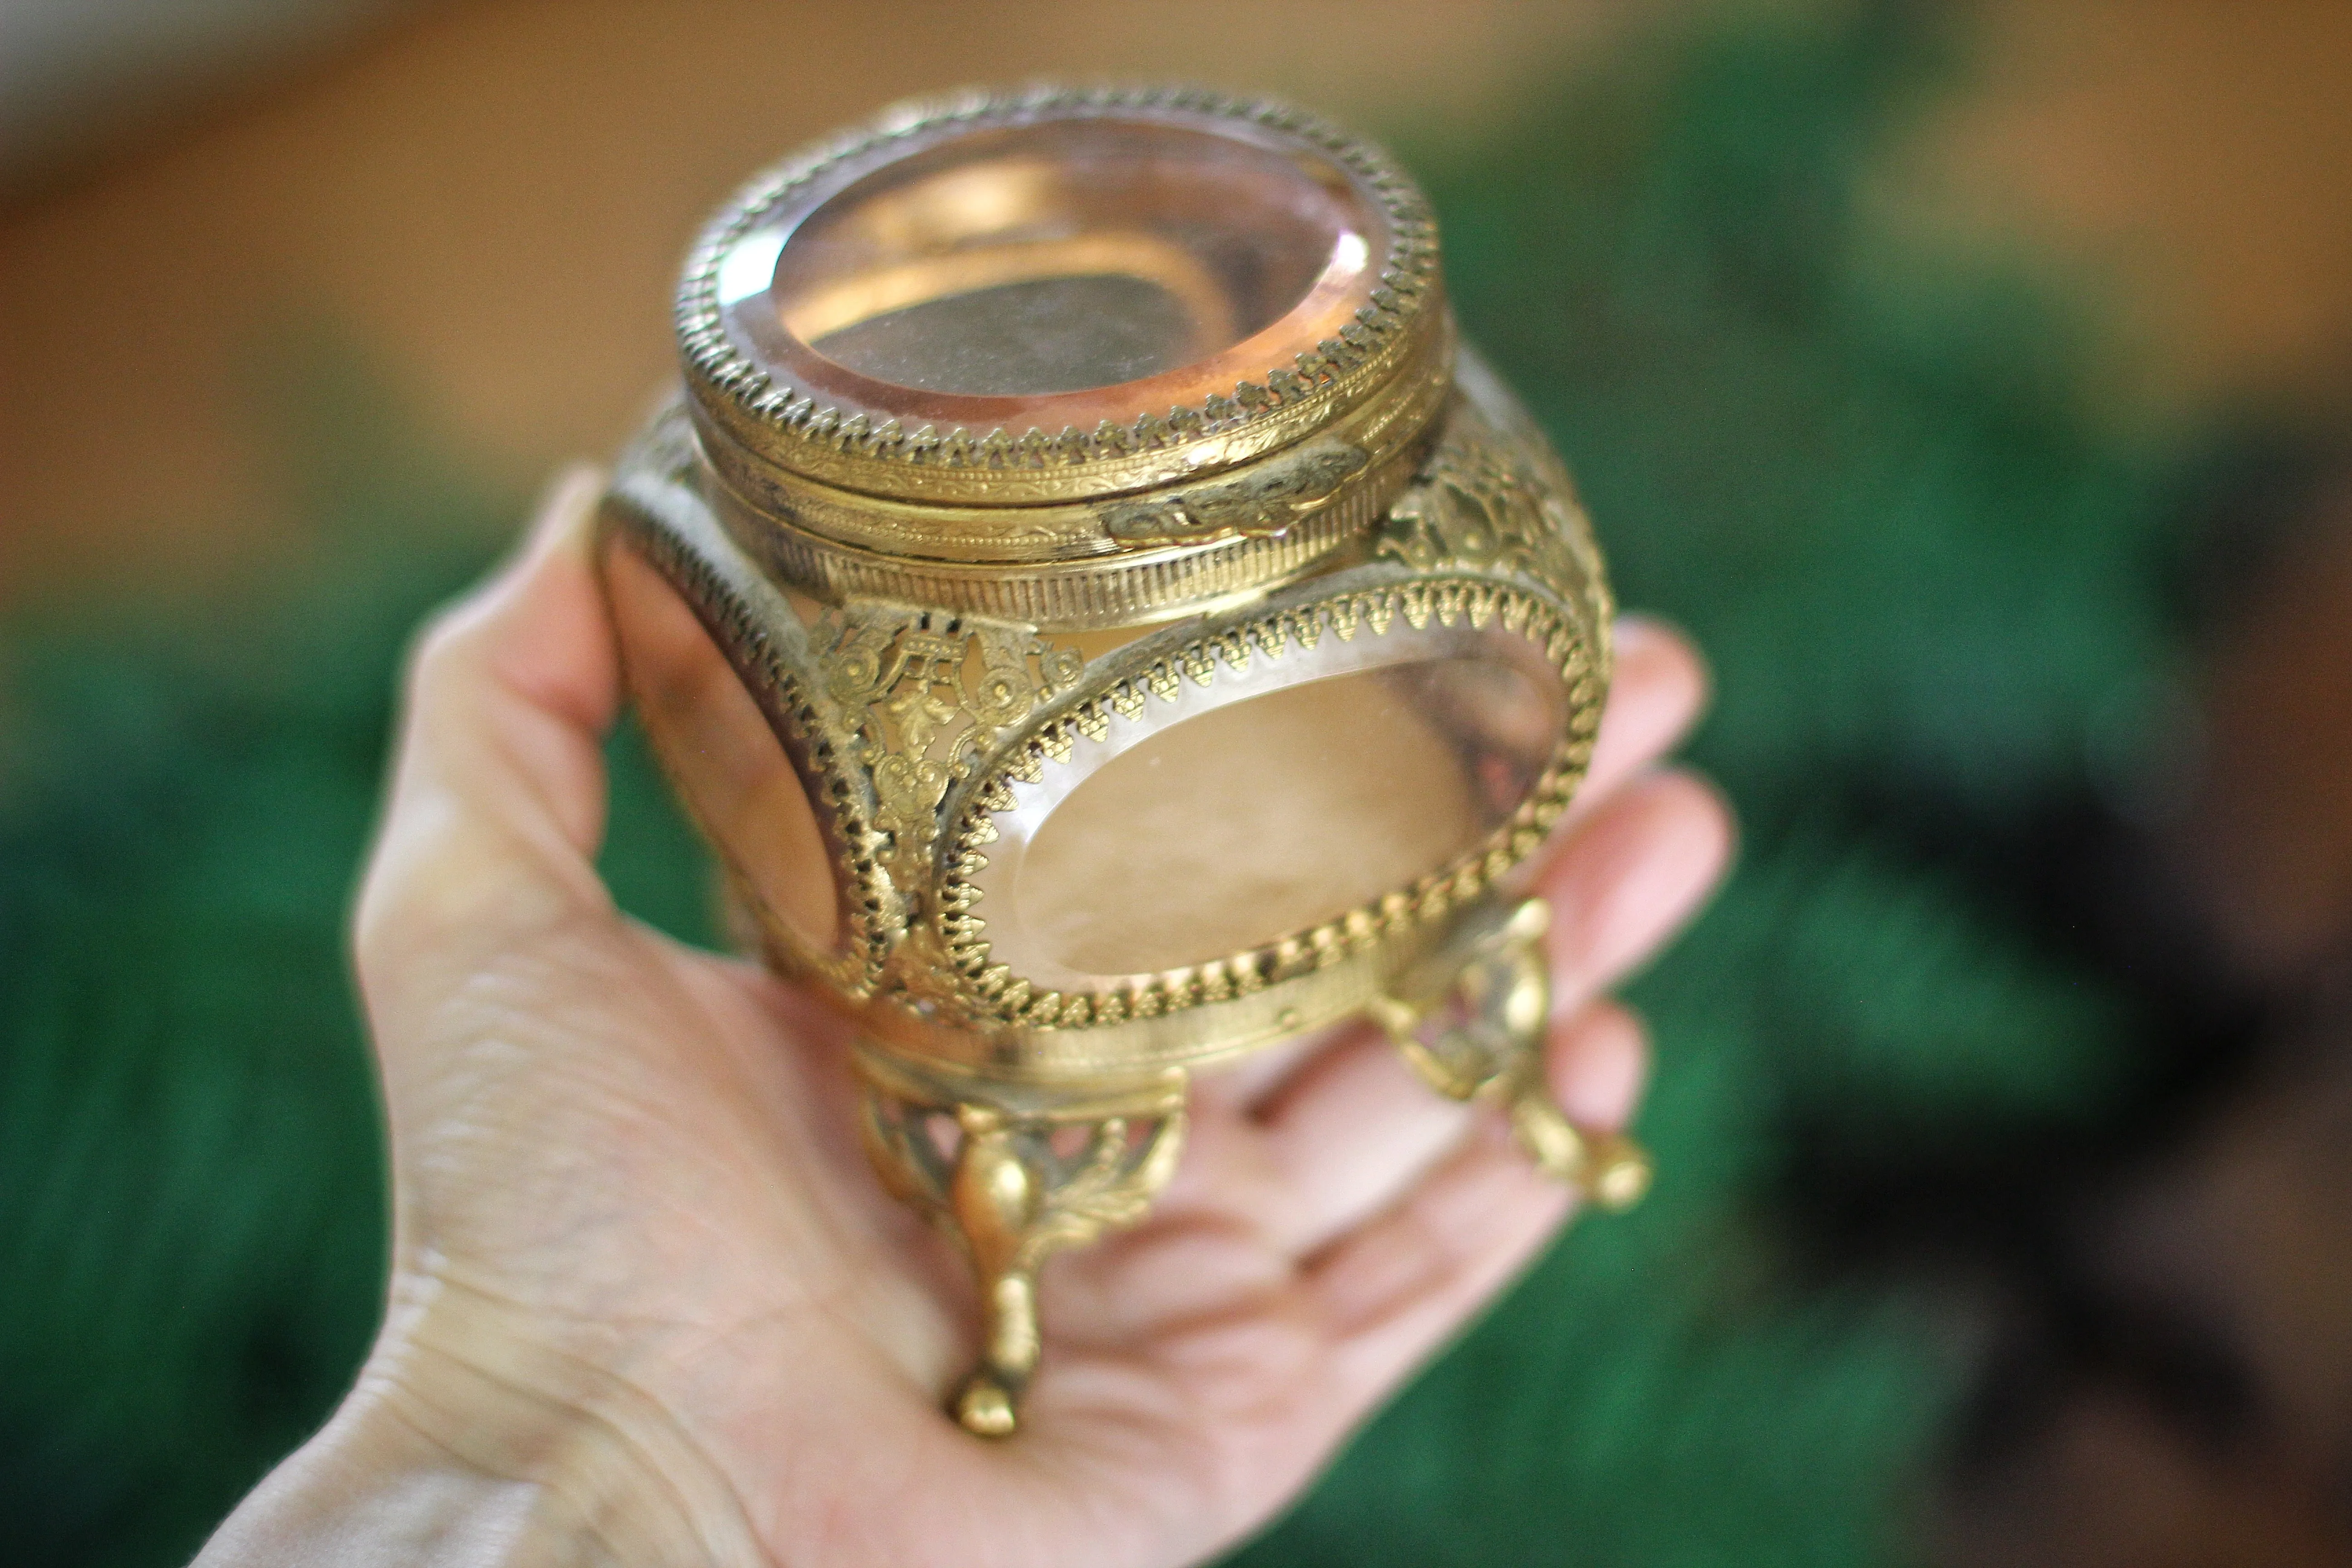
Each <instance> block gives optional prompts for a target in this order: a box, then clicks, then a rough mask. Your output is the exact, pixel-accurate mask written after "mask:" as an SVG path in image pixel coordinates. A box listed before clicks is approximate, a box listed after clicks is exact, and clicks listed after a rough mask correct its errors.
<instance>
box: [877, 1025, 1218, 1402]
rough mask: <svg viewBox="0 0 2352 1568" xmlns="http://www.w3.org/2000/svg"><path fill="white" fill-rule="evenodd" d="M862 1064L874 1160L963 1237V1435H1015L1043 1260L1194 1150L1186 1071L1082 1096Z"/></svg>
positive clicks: (1144, 1201) (1134, 1204) (1154, 1189)
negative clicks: (976, 1357) (974, 1315)
mask: <svg viewBox="0 0 2352 1568" xmlns="http://www.w3.org/2000/svg"><path fill="white" fill-rule="evenodd" d="M859 1066H860V1068H862V1070H863V1072H864V1076H865V1079H866V1114H865V1131H866V1152H867V1153H868V1154H870V1155H871V1156H872V1158H873V1161H874V1165H875V1169H876V1170H877V1171H878V1172H880V1173H881V1175H882V1179H883V1181H884V1182H885V1183H886V1184H887V1185H888V1186H889V1188H890V1190H891V1191H892V1192H894V1193H895V1194H898V1196H899V1197H900V1198H901V1199H903V1200H905V1201H906V1202H908V1203H909V1204H911V1205H914V1206H915V1207H916V1208H918V1209H919V1210H921V1211H922V1212H923V1213H925V1214H927V1215H930V1216H931V1218H933V1219H934V1220H936V1221H938V1222H939V1223H940V1225H941V1226H944V1227H945V1228H946V1229H947V1230H948V1232H949V1233H950V1235H952V1236H953V1237H955V1238H956V1240H957V1241H958V1243H959V1244H960V1245H961V1247H963V1250H964V1254H965V1256H966V1257H968V1258H970V1259H971V1268H972V1274H973V1277H974V1279H975V1280H976V1281H977V1283H978V1284H979V1287H980V1302H981V1358H980V1365H979V1366H978V1367H976V1368H974V1369H973V1371H972V1373H971V1376H969V1377H968V1378H966V1379H965V1380H964V1382H963V1384H961V1386H960V1387H959V1388H958V1389H957V1390H956V1393H955V1394H954V1396H953V1398H952V1399H951V1400H950V1402H949V1404H950V1409H951V1410H953V1412H954V1413H955V1417H956V1419H957V1420H958V1421H959V1422H961V1424H962V1425H963V1427H964V1429H965V1430H966V1431H969V1432H971V1433H974V1434H977V1435H978V1436H982V1437H1005V1436H1011V1435H1012V1434H1013V1432H1014V1431H1015V1430H1016V1429H1017V1428H1018V1427H1019V1426H1020V1408H1021V1399H1022V1395H1023V1394H1025V1393H1026V1392H1027V1390H1028V1386H1029V1382H1030V1379H1031V1378H1032V1377H1033V1376H1034V1375H1035V1373H1036V1370H1037V1359H1038V1352H1039V1349H1040V1342H1039V1336H1038V1330H1037V1268H1038V1266H1039V1265H1040V1264H1042V1263H1043V1262H1044V1261H1045V1258H1046V1256H1047V1255H1048V1254H1050V1253H1052V1252H1055V1251H1056V1250H1058V1249H1059V1248H1062V1247H1076V1246H1080V1245H1082V1244H1084V1243H1086V1242H1088V1241H1091V1240H1093V1239H1094V1238H1095V1237H1097V1236H1099V1235H1100V1234H1101V1233H1102V1232H1103V1231H1105V1230H1108V1229H1110V1228H1113V1227H1115V1226H1126V1225H1132V1224H1134V1223H1135V1222H1136V1221H1137V1220H1139V1219H1141V1218H1142V1217H1143V1215H1144V1213H1145V1212H1146V1211H1147V1210H1148V1209H1149V1208H1150V1206H1151V1200H1152V1198H1153V1197H1155V1196H1156V1195H1157V1194H1159V1192H1160V1188H1162V1187H1163V1186H1165V1185H1167V1184H1168V1178H1169V1176H1170V1175H1171V1174H1172V1173H1174V1171H1175V1168H1176V1157H1177V1155H1178V1153H1179V1152H1181V1149H1182V1147H1183V1138H1184V1077H1183V1075H1182V1074H1181V1073H1170V1074H1168V1075H1167V1076H1166V1077H1164V1078H1161V1079H1157V1080H1155V1081H1154V1082H1152V1083H1150V1084H1149V1085H1146V1086H1144V1087H1142V1088H1139V1089H1132V1090H1129V1091H1128V1092H1125V1093H1121V1094H1115V1095H1089V1096H1087V1097H1085V1098H1083V1099H1081V1098H1078V1097H1075V1096H1059V1097H1057V1096H1055V1095H1054V1094H1052V1093H1051V1092H1049V1091H1041V1090H1036V1089H1014V1088H1012V1087H1009V1086H1006V1087H1003V1088H1000V1087H998V1086H992V1085H986V1084H982V1083H978V1082H973V1081H964V1082H955V1083H950V1082H948V1081H945V1080H944V1079H931V1078H929V1076H928V1075H919V1074H917V1073H915V1072H913V1071H911V1070H909V1069H908V1068H907V1067H906V1066H905V1065H903V1064H901V1063H896V1062H891V1061H888V1060H887V1059H885V1058H881V1057H879V1056H878V1055H876V1054H874V1053H868V1052H860V1053H859Z"/></svg>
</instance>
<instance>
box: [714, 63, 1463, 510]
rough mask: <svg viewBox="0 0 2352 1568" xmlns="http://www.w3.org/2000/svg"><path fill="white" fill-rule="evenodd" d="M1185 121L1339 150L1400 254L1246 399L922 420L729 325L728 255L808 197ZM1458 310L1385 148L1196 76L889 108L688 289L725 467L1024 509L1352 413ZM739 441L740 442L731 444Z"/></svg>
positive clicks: (1185, 475)
mask: <svg viewBox="0 0 2352 1568" xmlns="http://www.w3.org/2000/svg"><path fill="white" fill-rule="evenodd" d="M1122 114H1130V115H1136V116H1152V115H1159V116H1181V117H1183V118H1185V119H1188V120H1191V121H1194V122H1196V123H1200V124H1202V125H1205V126H1209V127H1213V126H1214V125H1216V123H1217V122H1219V121H1229V122H1232V123H1233V124H1234V125H1235V126H1236V127H1237V128H1238V127H1242V126H1246V127H1248V128H1250V129H1251V130H1252V132H1253V133H1255V134H1257V135H1261V136H1263V135H1272V136H1275V137H1277V138H1281V139H1286V140H1288V141H1291V142H1295V143H1296V144H1297V146H1298V147H1299V148H1300V149H1301V150H1302V151H1305V152H1311V153H1316V154H1318V155H1320V156H1321V157H1323V158H1325V159H1327V160H1328V161H1330V162H1331V163H1334V164H1336V165H1337V166H1339V168H1340V169H1341V170H1342V171H1343V172H1344V173H1345V174H1347V175H1348V176H1349V179H1350V180H1351V181H1353V182H1355V183H1356V184H1357V187H1358V189H1359V191H1360V194H1362V195H1364V196H1365V198H1366V199H1367V200H1368V201H1370V203H1372V204H1374V205H1377V207H1378V209H1379V211H1380V213H1381V217H1382V219H1383V221H1384V222H1385V224H1386V226H1387V228H1388V231H1389V233H1388V239H1389V243H1388V246H1387V254H1386V255H1385V256H1383V257H1381V258H1380V267H1379V271H1378V272H1377V274H1376V275H1375V280H1374V281H1373V282H1372V283H1371V285H1370V288H1369V290H1368V293H1367V297H1366V300H1365V302H1364V303H1363V304H1362V305H1361V306H1360V308H1359V309H1358V310H1356V312H1355V314H1354V317H1353V319H1352V320H1350V321H1349V322H1348V323H1347V324H1346V325H1345V326H1343V327H1342V328H1341V329H1340V330H1339V332H1338V333H1337V334H1336V335H1334V336H1331V337H1328V338H1325V339H1323V340H1321V341H1320V342H1318V343H1316V344H1315V345H1314V346H1313V347H1312V348H1311V349H1308V350H1307V351H1305V352H1301V353H1297V354H1295V355H1294V356H1293V358H1292V360H1291V362H1290V363H1285V364H1270V365H1268V366H1266V367H1265V371H1264V372H1263V374H1259V375H1257V376H1255V378H1252V379H1246V380H1243V381H1240V382H1237V383H1236V384H1235V386H1234V390H1233V392H1232V394H1231V395H1223V394H1216V395H1210V396H1208V397H1207V398H1205V399H1204V400H1203V401H1202V403H1200V404H1199V405H1193V406H1189V407H1171V408H1170V409H1169V410H1167V411H1166V412H1165V413H1154V412H1150V411H1145V412H1142V413H1139V415H1138V416H1137V417H1136V418H1135V419H1134V420H1133V421H1132V422H1131V423H1129V424H1123V425H1120V424H1113V423H1111V422H1109V421H1104V422H1102V423H1101V424H1099V425H1098V426H1097V428H1095V429H1093V430H1090V431H1082V430H1079V429H1076V428H1075V427H1070V426H1065V427H1063V428H1061V429H1058V430H1045V429H1042V428H1030V429H1024V430H1018V431H1016V430H1010V429H1006V428H1003V427H1001V426H1000V427H995V428H991V429H988V430H973V429H970V428H965V427H957V428H954V429H950V430H945V431H941V430H939V429H937V428H935V427H930V426H926V427H923V428H921V429H917V430H911V431H909V430H906V429H904V428H902V427H900V426H899V425H898V422H897V421H895V420H885V421H883V422H881V423H879V424H877V423H875V422H874V421H873V420H872V419H871V418H870V417H869V416H867V415H866V414H865V413H863V412H858V411H853V410H850V409H847V408H845V407H843V406H840V405H837V404H834V403H829V402H826V401H824V399H822V398H820V397H819V396H817V395H815V394H814V393H812V392H810V391H808V390H805V389H803V388H800V387H796V386H793V385H792V384H789V383H787V382H785V381H782V380H780V379H779V378H778V377H777V376H776V375H775V374H773V373H772V372H771V371H769V370H768V369H766V368H763V367H762V366H761V365H760V364H758V363H754V362H753V361H752V360H751V357H749V355H748V354H746V353H744V352H743V350H742V349H741V348H740V346H739V345H738V344H737V343H736V342H734V341H733V339H732V338H731V337H730V334H729V332H728V331H726V328H725V323H724V320H723V314H722V310H721V308H720V303H719V268H720V263H721V261H722V260H723V259H724V258H725V257H726V256H727V255H728V254H729V252H730V248H731V247H733V246H734V245H735V243H736V242H737V241H738V240H740V239H741V238H742V237H744V236H746V235H747V234H750V233H751V232H752V231H753V230H755V229H757V228H759V227H760V226H763V225H766V224H770V223H772V222H773V221H775V220H776V219H777V218H778V216H779V215H782V214H784V213H786V212H788V211H789V210H790V209H792V208H793V207H794V206H796V205H803V204H804V205H811V206H813V205H814V204H815V203H816V202H819V201H822V200H824V199H825V198H826V197H827V196H830V195H832V194H834V192H835V190H836V189H838V188H842V187H845V185H846V184H848V183H849V182H851V181H852V180H855V179H856V178H860V177H863V176H864V175H865V174H867V173H869V172H870V171H872V170H873V169H876V168H879V167H882V166H885V165H887V163H890V162H892V161H895V160H896V159H897V158H899V157H902V156H906V155H908V154H910V153H914V152H917V151H921V150H924V149H927V148H929V147H931V146H934V145H937V144H939V143H940V142H942V141H944V140H946V139H947V138H948V137H949V136H951V135H955V134H960V133H961V132H966V131H970V130H979V129H985V128H990V127H993V126H997V125H1017V124H1022V123H1026V122H1030V121H1039V120H1046V119H1056V118H1060V119H1082V118H1091V117H1116V116H1119V115H1122ZM1443 317H1444V302H1443V289H1442V285H1441V281H1440V276H1439V270H1438V262H1437V235H1436V225H1435V222H1434V220H1433V218H1432V216H1430V212H1429V207H1428V204H1427V202H1426V200H1425V199H1424V198H1423V195H1422V194H1421V192H1420V189H1419V188H1418V187H1417V186H1416V185H1415V184H1413V182H1412V179H1411V178H1410V176H1408V175H1406V174H1404V173H1403V171H1402V169H1400V168H1399V167H1398V166H1397V165H1396V164H1395V163H1393V162H1392V161H1391V159H1390V158H1389V157H1388V155H1387V154H1386V153H1382V152H1381V150H1380V149H1378V148H1377V147H1375V146H1373V145H1372V144H1370V143H1369V142H1363V141H1361V140H1360V139H1358V138H1356V137H1353V136H1350V135H1349V134H1348V133H1346V132H1342V131H1339V130H1338V129H1337V128H1335V127H1333V126H1331V125H1329V124H1328V123H1326V122H1324V121H1320V120H1318V119H1316V118H1315V117H1314V116H1312V115H1308V114H1307V113H1305V112H1303V111H1301V110H1296V109H1293V108H1291V107H1289V106H1288V105H1286V104H1281V103H1277V102H1272V101H1265V100H1239V99H1233V98H1227V97H1224V96H1222V95H1219V94H1215V93H1211V92H1205V91H1201V90H1198V89H1186V88H1139V89H1128V88H1107V89H1066V88H1034V89H1025V90H1019V91H1012V92H999V91H985V90H982V91H973V92H970V93H966V94H962V95H960V96H957V97H954V98H950V99H946V100H931V101H923V102H915V103H909V104H905V105H901V106H898V107H897V108H895V109H892V110H886V111H885V112H884V113H882V114H881V115H879V116H877V118H875V119H874V120H873V121H868V122H867V123H866V124H865V125H864V126H861V127H858V128H856V129H853V130H851V131H849V132H844V133H843V134H841V135H839V136H836V137H835V138H833V139H831V140H828V141H826V142H821V143H818V144H817V145H815V146H814V147H812V148H809V149H807V150H804V151H803V152H802V153H798V154H796V155H794V156H793V157H792V158H789V159H787V160H785V161H784V162H783V163H781V164H779V165H777V166H776V167H774V168H773V169H771V170H770V171H768V172H767V173H765V174H762V175H761V176H760V177H758V178H757V179H755V180H753V181H752V182H751V184H748V185H747V186H745V187H744V189H743V190H742V191H741V192H740V193H739V194H738V195H737V196H736V197H735V198H734V200H732V201H731V202H730V203H729V204H727V205H726V206H725V207H723V208H722V209H721V210H720V211H719V214H718V215H717V216H715V217H714V218H713V219H712V220H711V222H710V223H709V226H706V228H705V229H704V231H703V233H702V236H701V237H700V238H699V239H698V242H697V244H696V245H695V247H694V249H693V251H692V253H691V254H690V256H689V257H688V262H687V267H686V271H685V275H684V277H683V278H682V279H681V281H680V283H679V287H678V293H677V336H678V343H679V348H680V352H681V353H682V355H683V358H684V361H685V369H686V379H687V386H688V395H689V397H690V398H691V400H692V401H693V402H694V404H695V405H696V406H697V413H698V420H697V423H698V425H699V426H701V427H702V429H703V433H704V439H705V445H706V447H707V448H708V449H709V451H710V455H711V459H712V461H713V464H714V466H716V467H718V468H720V469H721V471H722V472H724V471H727V470H728V469H729V468H733V467H742V468H766V469H769V470H771V471H772V470H774V469H782V470H784V471H785V472H788V473H791V474H794V475H798V476H801V477H803V478H806V479H814V480H816V481H819V482H821V483H824V484H826V485H829V486H833V487H835V488H838V489H845V490H849V491H853V492H862V493H866V494H872V495H878V496H886V497H890V498H893V499H898V500H908V501H916V502H929V503H934V504H940V505H947V506H962V507H1007V508H1015V507H1024V506H1035V505H1040V504H1054V503H1066V502H1074V501H1083V500H1092V499H1096V498H1106V497H1113V496H1119V495H1126V494H1131V493H1133V492H1136V491H1139V490H1145V489H1151V488H1153V487H1155V486H1160V485H1166V484H1171V483H1175V482H1179V481H1183V480H1188V479H1201V478H1202V477H1205V476H1207V475H1211V474H1214V473H1216V472H1219V471H1222V470H1224V469H1228V468H1235V467H1238V466H1240V465H1242V464H1245V463H1248V462H1251V461H1253V460H1254V459H1256V458H1263V457H1265V456H1266V455H1268V454H1270V453H1273V452H1276V451H1277V450H1279V449H1281V448H1283V447H1289V446H1292V445H1294V444H1296V443H1298V442H1300V441H1302V440H1305V439H1307V437H1311V436H1313V435H1315V434H1316V433H1317V432H1318V431H1320V430H1323V429H1325V428H1327V427H1328V426H1331V425H1332V424H1334V423H1335V422H1337V421H1339V420H1340V419H1342V418H1344V417H1345V416H1347V415H1348V414H1349V412H1350V411H1352V410H1354V409H1355V408H1357V407H1359V406H1360V405H1361V404H1362V403H1363V402H1364V401H1365V400H1366V399H1367V398H1368V397H1370V396H1372V395H1376V394H1378V393H1379V392H1380V391H1381V390H1382V389H1383V388H1384V387H1386V386H1387V385H1389V384H1391V382H1392V381H1393V380H1395V378H1396V376H1397V374H1398V372H1399V371H1400V369H1401V368H1402V367H1403V366H1404V365H1405V364H1406V363H1408V362H1410V361H1411V360H1412V358H1414V357H1415V352H1416V350H1418V349H1422V348H1423V347H1424V346H1425V342H1426V340H1427V339H1429V338H1430V337H1431V336H1432V335H1433V334H1435V333H1436V332H1438V331H1439V330H1440V327H1441V323H1442V321H1443ZM730 449H732V450H730Z"/></svg>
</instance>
